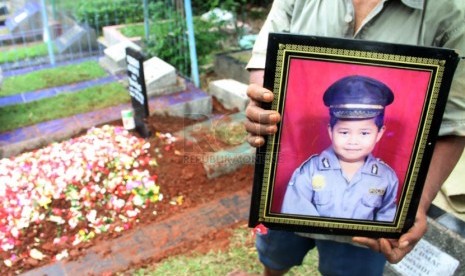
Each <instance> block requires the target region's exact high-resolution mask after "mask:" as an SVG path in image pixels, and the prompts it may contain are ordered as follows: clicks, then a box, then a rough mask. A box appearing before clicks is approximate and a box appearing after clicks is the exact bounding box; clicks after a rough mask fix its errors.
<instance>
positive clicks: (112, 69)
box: [98, 56, 127, 75]
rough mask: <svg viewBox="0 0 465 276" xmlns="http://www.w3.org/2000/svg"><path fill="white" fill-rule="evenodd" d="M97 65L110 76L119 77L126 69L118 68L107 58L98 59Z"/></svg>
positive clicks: (123, 67)
mask: <svg viewBox="0 0 465 276" xmlns="http://www.w3.org/2000/svg"><path fill="white" fill-rule="evenodd" d="M98 63H99V64H100V66H102V67H103V68H104V69H105V70H107V71H108V72H110V74H112V75H119V74H124V73H126V72H127V68H126V67H125V66H119V65H118V64H117V63H116V62H114V61H113V60H112V59H110V58H109V57H107V56H103V57H101V58H99V60H98Z"/></svg>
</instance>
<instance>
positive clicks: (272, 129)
mask: <svg viewBox="0 0 465 276" xmlns="http://www.w3.org/2000/svg"><path fill="white" fill-rule="evenodd" d="M244 126H245V129H246V130H247V132H248V133H250V134H252V135H253V136H265V135H270V134H274V133H276V131H277V129H278V128H277V127H276V125H265V124H257V123H254V122H251V121H245V122H244Z"/></svg>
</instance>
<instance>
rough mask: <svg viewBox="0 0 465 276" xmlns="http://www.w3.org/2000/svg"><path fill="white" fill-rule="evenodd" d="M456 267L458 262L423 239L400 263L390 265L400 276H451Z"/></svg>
mask: <svg viewBox="0 0 465 276" xmlns="http://www.w3.org/2000/svg"><path fill="white" fill-rule="evenodd" d="M458 266H459V261H458V260H456V259H455V258H454V257H452V256H450V255H449V254H447V253H445V252H443V251H441V250H440V249H439V248H437V247H436V246H434V245H432V244H431V243H429V242H427V241H426V240H424V239H422V240H420V241H419V242H418V244H417V245H416V246H415V248H414V249H413V250H412V252H410V253H409V254H408V255H407V256H405V257H404V259H403V260H402V261H401V262H399V263H397V264H394V265H391V267H392V268H393V269H394V270H395V271H396V272H397V273H399V274H401V275H402V276H418V275H440V276H451V275H454V272H455V270H456V269H457V267H458Z"/></svg>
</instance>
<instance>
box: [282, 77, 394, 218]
mask: <svg viewBox="0 0 465 276" xmlns="http://www.w3.org/2000/svg"><path fill="white" fill-rule="evenodd" d="M393 101H394V94H393V92H392V91H391V89H390V88H389V87H388V86H387V85H385V84H384V83H382V82H381V81H379V80H376V79H373V78H370V77H366V76H361V75H352V76H347V77H343V78H341V79H339V80H337V81H336V82H334V83H333V84H332V85H330V86H329V87H328V88H327V89H326V91H325V92H324V95H323V102H324V104H325V106H327V107H328V108H329V115H330V119H329V124H328V135H329V138H330V140H331V146H329V147H328V148H326V149H325V150H323V151H322V152H321V153H320V154H317V155H312V156H311V157H310V158H308V159H307V160H306V161H304V162H303V163H302V164H301V165H300V166H299V167H298V168H297V169H296V170H295V171H294V173H293V174H292V177H291V179H290V181H289V183H288V186H287V188H286V192H285V195H284V200H283V204H282V209H281V212H282V213H286V214H296V215H306V216H319V217H331V218H344V219H357V220H370V221H382V222H392V221H393V220H394V217H395V214H396V209H397V204H396V203H397V201H396V196H397V189H398V184H399V181H398V178H397V176H396V173H395V172H394V170H393V169H391V168H390V167H389V166H388V165H387V164H385V163H384V162H383V161H382V160H380V159H378V158H376V157H374V156H373V154H372V151H373V149H374V147H375V145H376V143H377V142H378V141H379V140H380V139H381V138H382V136H383V134H384V132H385V129H386V127H385V125H384V110H385V108H386V106H388V105H389V104H391V103H392V102H393Z"/></svg>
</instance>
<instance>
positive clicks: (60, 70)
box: [0, 61, 107, 97]
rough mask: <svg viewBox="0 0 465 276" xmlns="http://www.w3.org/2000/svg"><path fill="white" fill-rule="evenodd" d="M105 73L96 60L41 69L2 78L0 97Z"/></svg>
mask: <svg viewBox="0 0 465 276" xmlns="http://www.w3.org/2000/svg"><path fill="white" fill-rule="evenodd" d="M105 75H107V73H106V72H105V70H103V68H102V67H101V66H100V65H99V64H98V63H97V62H96V61H86V62H82V63H79V64H72V65H66V66H60V67H56V68H51V69H43V70H39V71H34V72H31V73H28V74H24V75H19V76H13V77H8V78H5V79H4V80H3V84H2V86H1V88H0V97H4V96H10V95H14V94H18V93H22V92H27V91H34V90H39V89H44V88H49V87H55V86H61V85H65V84H71V83H76V82H80V81H85V80H91V79H96V78H100V77H103V76H105Z"/></svg>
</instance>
